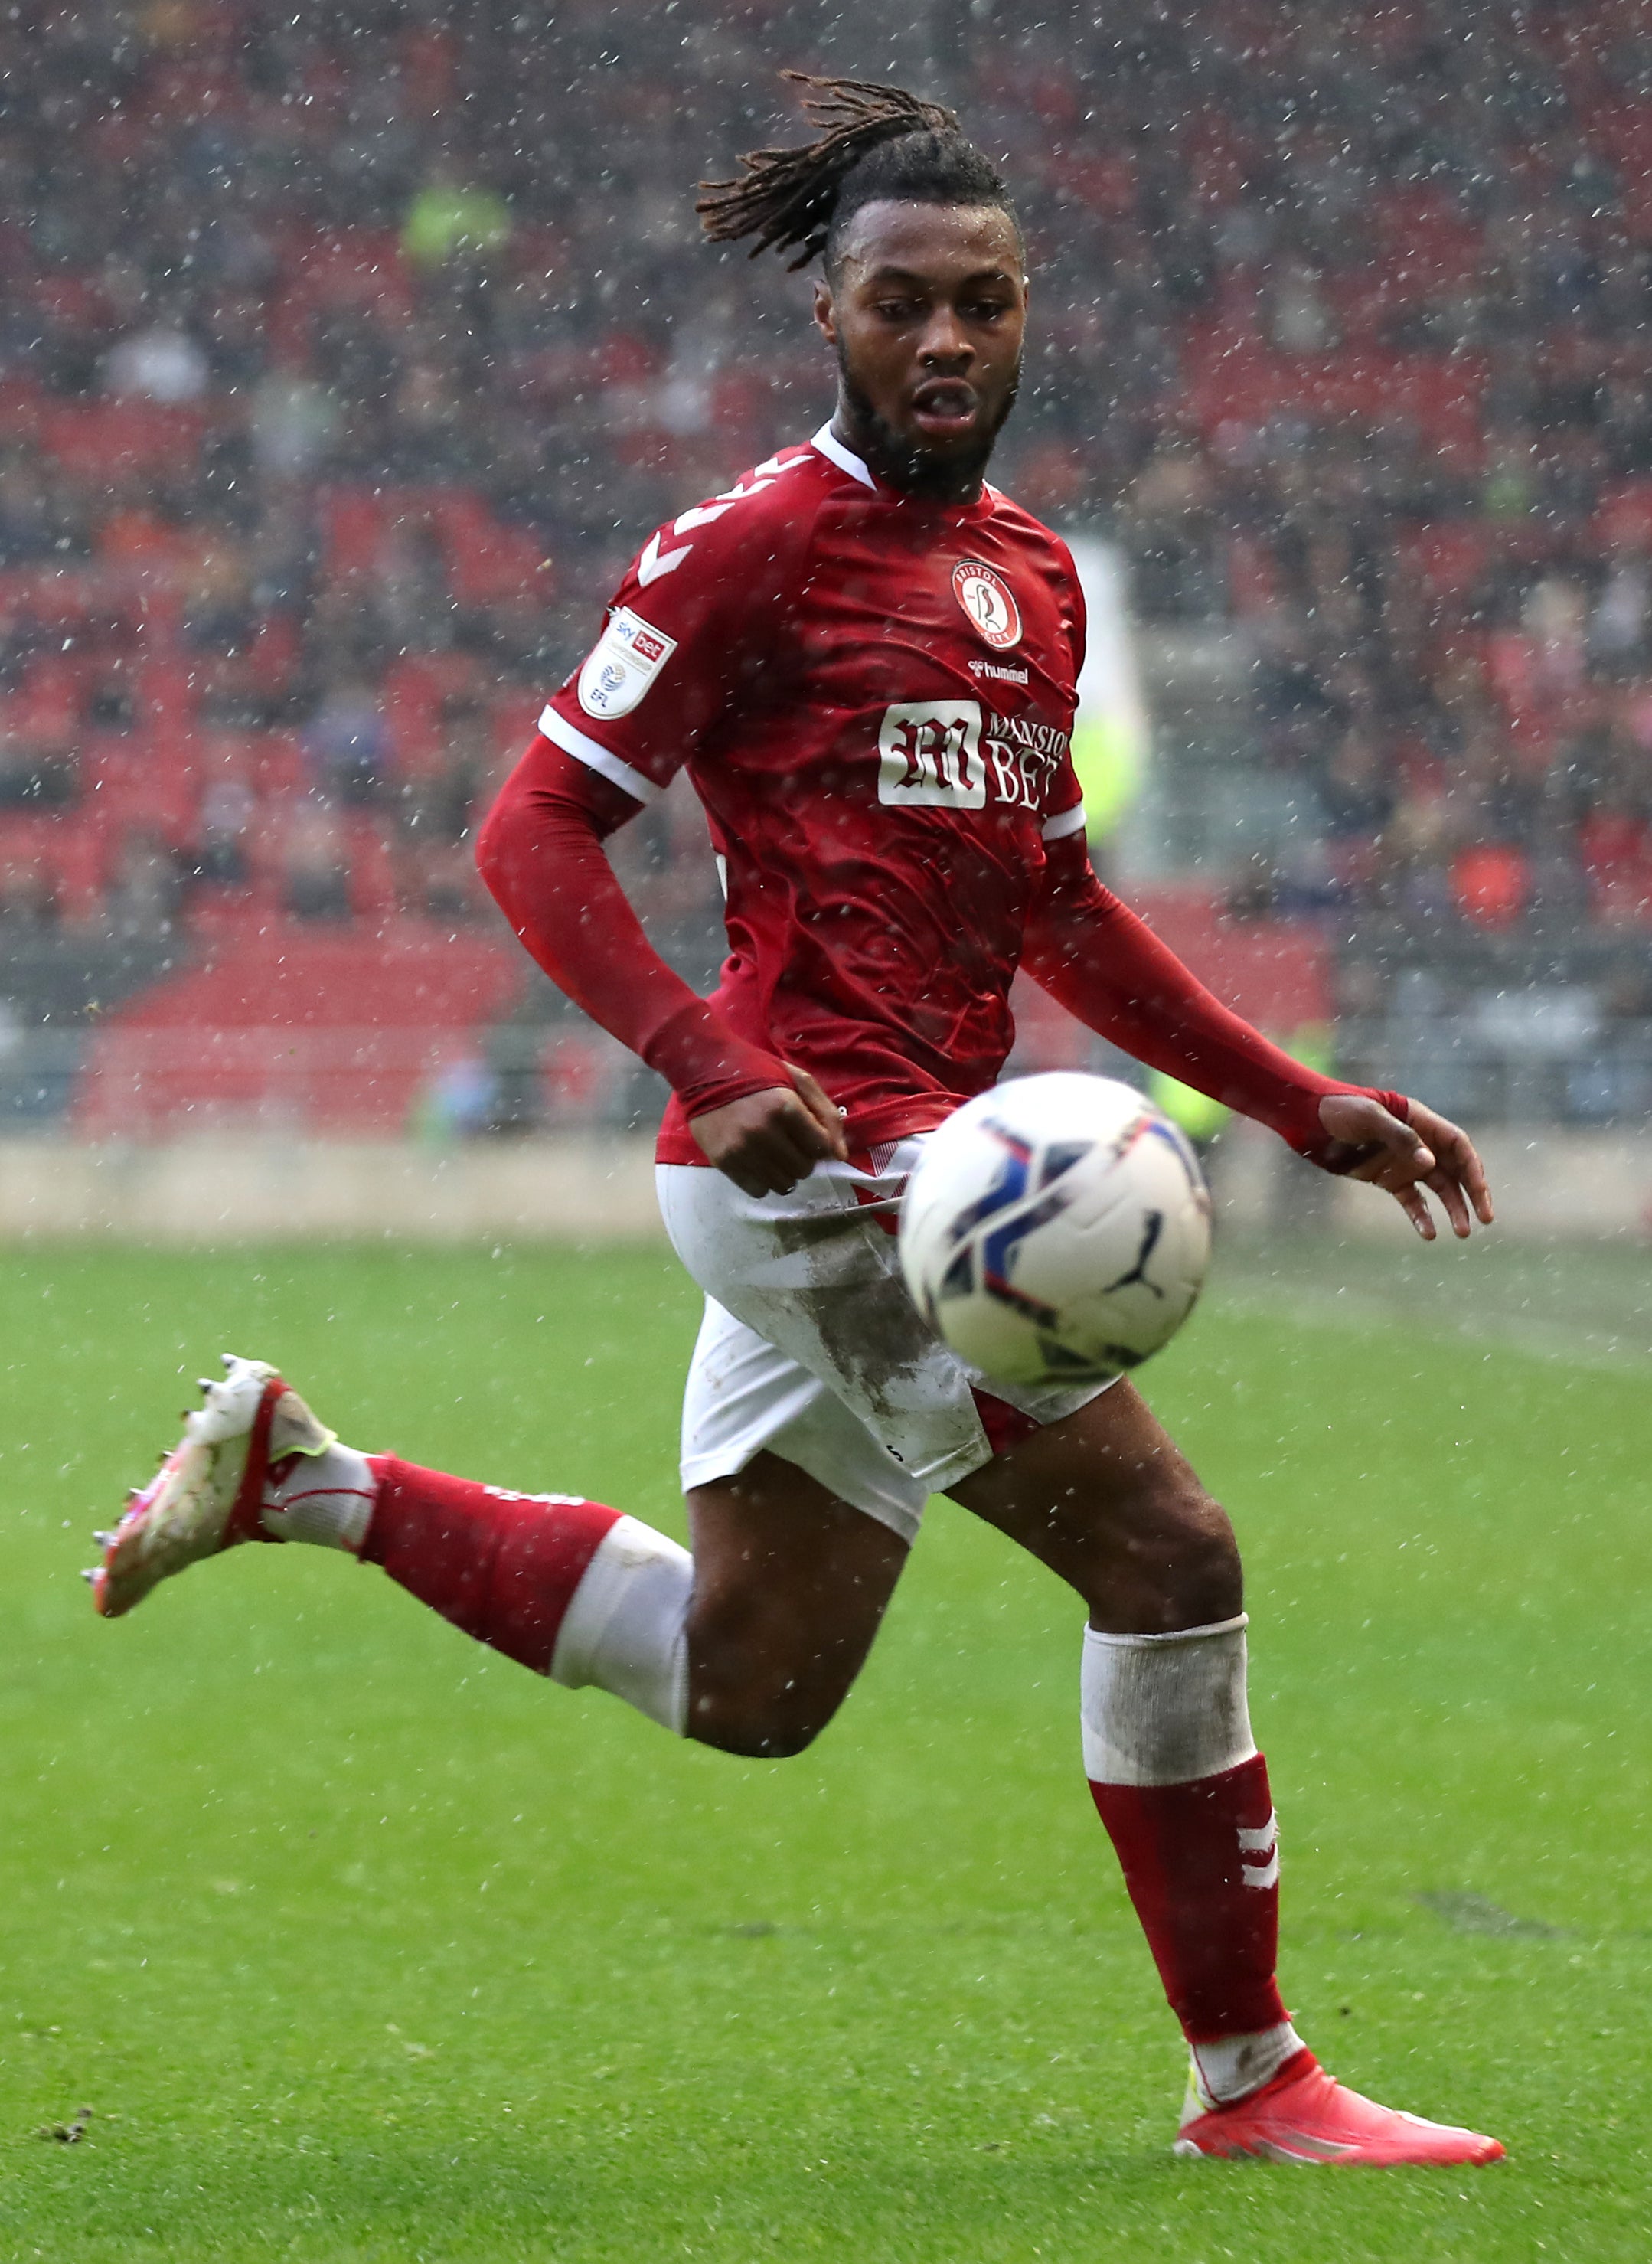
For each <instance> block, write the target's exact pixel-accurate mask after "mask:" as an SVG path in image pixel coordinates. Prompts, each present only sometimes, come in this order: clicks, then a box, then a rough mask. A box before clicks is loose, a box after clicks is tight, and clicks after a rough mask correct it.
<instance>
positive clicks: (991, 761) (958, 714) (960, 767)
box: [878, 700, 1067, 811]
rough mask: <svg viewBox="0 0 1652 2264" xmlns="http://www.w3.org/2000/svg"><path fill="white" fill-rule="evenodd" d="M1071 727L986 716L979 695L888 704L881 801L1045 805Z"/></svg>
mask: <svg viewBox="0 0 1652 2264" xmlns="http://www.w3.org/2000/svg"><path fill="white" fill-rule="evenodd" d="M1066 752H1067V734H1066V732H1065V731H1061V730H1058V729H1056V727H1055V726H1054V724H1053V723H1044V722H1040V721H1039V719H1038V718H1037V717H1036V716H1033V715H994V714H991V713H989V714H986V715H983V714H982V708H981V703H980V701H979V700H906V701H903V702H901V703H899V704H898V705H896V706H895V707H893V708H886V709H885V710H884V716H883V722H882V725H881V726H880V729H879V732H878V800H879V801H880V802H887V803H888V804H889V805H891V806H892V807H895V808H900V809H985V808H986V805H987V803H988V802H989V800H991V801H993V802H1015V803H1018V804H1019V805H1020V806H1021V807H1022V808H1023V809H1032V810H1040V811H1041V810H1042V809H1043V807H1044V797H1045V794H1046V791H1047V787H1048V785H1049V781H1050V779H1051V776H1052V774H1053V773H1054V769H1055V767H1056V766H1057V764H1059V763H1060V762H1061V759H1062V758H1063V757H1064V756H1065V754H1066Z"/></svg>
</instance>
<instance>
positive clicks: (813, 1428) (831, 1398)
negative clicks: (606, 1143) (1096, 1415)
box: [657, 1137, 1107, 1541]
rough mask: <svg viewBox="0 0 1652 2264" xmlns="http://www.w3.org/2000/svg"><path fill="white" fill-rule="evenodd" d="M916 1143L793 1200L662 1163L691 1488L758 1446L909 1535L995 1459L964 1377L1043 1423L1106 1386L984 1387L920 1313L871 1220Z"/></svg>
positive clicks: (821, 1172) (841, 1172)
mask: <svg viewBox="0 0 1652 2264" xmlns="http://www.w3.org/2000/svg"><path fill="white" fill-rule="evenodd" d="M922 1145H923V1142H922V1139H921V1137H919V1138H914V1139H909V1140H902V1141H901V1142H900V1143H898V1144H896V1145H894V1146H891V1147H889V1148H880V1149H879V1150H876V1152H875V1155H874V1157H873V1162H874V1164H875V1165H877V1167H878V1168H877V1169H876V1170H875V1171H874V1172H862V1171H857V1170H855V1169H853V1168H852V1167H851V1165H847V1164H819V1165H816V1166H815V1170H814V1171H813V1172H811V1173H810V1175H809V1177H808V1179H805V1180H804V1181H803V1182H802V1184H801V1186H797V1187H794V1188H793V1191H792V1193H791V1194H789V1195H757V1196H753V1195H746V1194H741V1192H740V1190H739V1188H738V1187H736V1186H735V1184H734V1182H733V1180H732V1179H726V1178H725V1177H724V1176H723V1174H722V1173H721V1172H715V1171H712V1170H710V1169H709V1168H705V1167H702V1166H699V1165H691V1164H662V1165H660V1167H659V1171H658V1173H657V1183H658V1187H659V1198H660V1210H661V1214H662V1215H663V1218H664V1220H665V1230H666V1232H667V1233H668V1234H669V1235H670V1237H671V1241H672V1244H673V1245H674V1246H675V1248H676V1251H677V1256H678V1257H679V1258H680V1259H682V1261H683V1263H684V1265H685V1266H686V1267H687V1268H688V1270H689V1272H690V1273H691V1274H692V1275H693V1277H694V1279H695V1281H698V1282H699V1286H700V1288H702V1289H703V1290H704V1291H705V1292H706V1317H705V1319H704V1321H703V1322H702V1324H701V1325H700V1332H699V1343H698V1344H697V1345H696V1346H695V1347H694V1357H693V1361H692V1365H691V1366H690V1368H689V1372H688V1386H687V1390H686V1391H685V1395H684V1400H683V1465H682V1467H683V1484H684V1486H685V1487H689V1486H697V1485H706V1484H710V1483H711V1482H712V1480H714V1479H715V1478H727V1477H734V1476H735V1474H736V1473H737V1472H738V1471H740V1470H743V1469H744V1468H745V1466H746V1464H747V1463H748V1462H750V1460H751V1458H752V1456H753V1455H757V1454H759V1453H761V1452H762V1451H763V1449H764V1448H768V1449H769V1450H770V1451H771V1452H772V1453H774V1454H777V1455H783V1456H784V1457H785V1458H786V1461H787V1462H795V1463H796V1464H797V1465H798V1467H799V1469H804V1470H807V1471H808V1474H809V1476H810V1477H813V1478H817V1479H818V1480H819V1481H820V1483H821V1484H822V1485H823V1486H826V1487H828V1488H829V1489H830V1491H831V1492H833V1493H834V1494H836V1495H837V1498H838V1499H839V1500H841V1501H846V1502H849V1503H851V1505H852V1506H854V1507H855V1508H856V1509H859V1510H864V1511H865V1512H866V1515H867V1516H868V1517H875V1518H876V1519H877V1520H878V1521H879V1523H880V1524H882V1525H887V1526H888V1527H890V1529H891V1530H892V1531H894V1532H895V1533H898V1534H899V1535H901V1537H902V1540H903V1541H910V1540H912V1539H913V1537H914V1536H915V1535H916V1534H917V1529H918V1524H919V1521H920V1520H921V1519H922V1516H923V1513H924V1502H925V1501H926V1500H927V1498H929V1496H930V1495H931V1493H939V1492H941V1491H944V1490H945V1489H946V1487H947V1486H951V1485H955V1484H957V1483H958V1481H959V1479H960V1478H963V1477H967V1476H968V1475H969V1473H970V1471H971V1470H978V1469H981V1467H982V1464H983V1463H985V1462H990V1461H991V1459H992V1456H993V1454H994V1451H995V1449H994V1448H993V1447H992V1445H991V1443H990V1441H989V1439H988V1436H987V1433H986V1431H985V1429H984V1427H983V1426H982V1419H981V1412H980V1410H979V1409H978V1408H977V1406H976V1404H975V1397H974V1387H975V1386H977V1385H979V1386H980V1387H981V1388H982V1390H989V1391H990V1393H991V1396H992V1397H994V1398H996V1399H998V1400H1001V1401H1003V1402H1004V1403H1005V1404H1007V1405H1009V1406H1011V1407H1014V1408H1017V1409H1018V1410H1019V1411H1021V1412H1022V1413H1023V1414H1025V1415H1030V1416H1031V1417H1032V1419H1034V1420H1035V1421H1037V1422H1040V1423H1054V1422H1056V1421H1058V1420H1059V1419H1061V1417H1062V1416H1063V1415H1070V1414H1071V1413H1072V1412H1073V1411H1074V1410H1075V1409H1076V1408H1079V1407H1082V1406H1083V1405H1084V1404H1085V1403H1086V1402H1087V1401H1089V1400H1091V1399H1093V1398H1095V1397H1096V1396H1097V1394H1098V1391H1105V1390H1106V1389H1107V1386H1106V1385H1105V1384H1094V1383H1086V1384H1081V1385H1077V1386H1074V1385H1071V1384H1068V1385H1062V1386H1060V1387H1057V1386H1054V1385H1045V1386H1036V1387H1033V1386H1025V1385H1008V1384H1000V1383H996V1382H995V1383H993V1384H991V1385H988V1384H987V1383H986V1381H985V1379H984V1378H983V1377H982V1375H981V1374H980V1372H979V1371H978V1370H975V1369H972V1368H967V1367H966V1366H965V1364H964V1363H963V1361H960V1359H959V1357H958V1355H957V1353H954V1352H953V1351H952V1350H951V1349H950V1348H949V1347H948V1346H946V1345H945V1344H944V1343H943V1342H942V1341H941V1339H940V1338H939V1337H938V1336H937V1335H936V1333H935V1332H934V1331H933V1330H932V1329H931V1327H930V1325H929V1324H928V1323H927V1322H926V1321H925V1320H924V1317H923V1316H922V1315H921V1314H920V1313H919V1311H918V1310H917V1307H916V1306H915V1305H914V1304H913V1303H912V1301H911V1299H910V1297H909V1296H908V1295H907V1291H906V1285H905V1283H904V1282H903V1281H902V1278H901V1266H900V1260H899V1258H898V1257H897V1255H896V1251H895V1237H894V1235H893V1234H892V1233H891V1232H889V1231H888V1230H887V1229H886V1227H884V1226H883V1225H882V1224H880V1219H882V1218H887V1219H888V1220H889V1221H890V1222H891V1223H893V1220H894V1218H895V1213H896V1210H897V1208H898V1206H899V1203H900V1198H901V1190H902V1186H904V1185H905V1182H906V1178H907V1175H908V1173H909V1172H910V1171H911V1169H912V1166H913V1165H914V1164H915V1162H916V1161H917V1156H918V1153H919V1151H920V1150H921V1148H922Z"/></svg>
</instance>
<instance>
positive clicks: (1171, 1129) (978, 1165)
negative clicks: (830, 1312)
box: [901, 1070, 1210, 1383]
mask: <svg viewBox="0 0 1652 2264" xmlns="http://www.w3.org/2000/svg"><path fill="white" fill-rule="evenodd" d="M1209 1258H1210V1195H1209V1193H1208V1191H1207V1189H1206V1186H1205V1180H1204V1175H1203V1173H1202V1172H1200V1170H1199V1163H1198V1159H1197V1157H1195V1156H1194V1154H1193V1151H1192V1148H1191V1147H1190V1146H1189V1144H1188V1143H1187V1141H1186V1140H1185V1138H1184V1136H1183V1135H1182V1134H1181V1133H1180V1132H1179V1131H1178V1130H1177V1128H1176V1126H1175V1125H1173V1124H1172V1123H1171V1122H1170V1120H1169V1118H1168V1117H1166V1116H1164V1115H1163V1114H1161V1113H1160V1112H1159V1111H1158V1110H1157V1109H1156V1108H1155V1107H1152V1106H1151V1105H1150V1104H1149V1103H1148V1101H1146V1100H1144V1099H1142V1097H1141V1094H1140V1093H1139V1092H1134V1091H1133V1090H1132V1089H1131V1087H1130V1086H1129V1085H1119V1084H1116V1083H1114V1082H1113V1080H1112V1078H1104V1077H1085V1076H1081V1075H1078V1074H1076V1073H1075V1072H1073V1071H1071V1070H1052V1071H1049V1072H1047V1074H1045V1075H1043V1076H1040V1077H1024V1078H1012V1079H1011V1080H1010V1081H1009V1082H1008V1083H1006V1084H1004V1085H996V1086H995V1087H994V1089H993V1090H992V1091H991V1092H983V1093H980V1094H978V1095H977V1096H976V1098H975V1099H974V1100H971V1101H968V1102H967V1103H966V1105H965V1106H964V1107H962V1108H960V1109H959V1111H958V1112H957V1114H955V1115H953V1116H950V1117H949V1118H948V1119H947V1121H946V1123H945V1124H943V1125H942V1126H941V1127H940V1128H939V1130H938V1131H937V1132H933V1133H931V1136H930V1137H929V1139H928V1140H927V1141H926V1143H924V1152H923V1155H922V1157H920V1159H919V1161H918V1165H917V1170H916V1171H915V1172H913V1173H912V1176H911V1179H910V1180H909V1182H908V1185H907V1190H906V1198H905V1201H904V1202H903V1203H902V1209H901V1265H902V1270H903V1272H904V1273H905V1275H906V1282H907V1287H908V1288H909V1290H910V1291H911V1294H912V1296H913V1299H914V1300H915V1302H916V1303H917V1306H918V1308H919V1310H921V1311H922V1312H924V1313H925V1314H927V1316H928V1317H929V1319H930V1320H931V1323H932V1324H933V1325H934V1327H935V1328H936V1329H937V1330H938V1331H939V1332H940V1334H941V1335H942V1336H943V1337H945V1338H946V1341H947V1343H948V1344H949V1345H951V1346H952V1347H953V1351H954V1352H956V1353H958V1354H959V1356H960V1358H961V1359H962V1360H964V1361H967V1363H968V1364H969V1365H970V1366H971V1367H972V1368H978V1369H980V1370H981V1372H982V1375H986V1376H987V1377H989V1378H991V1377H996V1378H998V1379H1000V1380H1001V1381H1002V1382H1005V1383H1062V1382H1074V1383H1078V1382H1086V1381H1089V1380H1097V1381H1100V1380H1105V1379H1106V1378H1109V1377H1112V1376H1115V1375H1119V1374H1121V1373H1122V1372H1123V1371H1124V1370H1125V1369H1126V1368H1135V1367H1137V1366H1138V1365H1139V1364H1140V1363H1141V1361H1144V1360H1146V1359H1147V1358H1148V1355H1149V1354H1150V1353H1156V1352H1157V1351H1158V1350H1159V1349H1160V1348H1161V1346H1163V1345H1166V1344H1168V1343H1169V1342H1170V1339H1171V1338H1172V1337H1173V1336H1174V1335H1175V1334H1176V1332H1177V1329H1179V1328H1180V1327H1181V1325H1182V1323H1183V1322H1184V1321H1185V1319H1186V1318H1187V1317H1188V1315H1189V1313H1190V1312H1192V1309H1193V1304H1194V1302H1195V1300H1196V1299H1197V1297H1198V1295H1199V1288H1200V1286H1201V1285H1202V1283H1203V1281H1204V1278H1205V1268H1206V1264H1207V1263H1208V1261H1209Z"/></svg>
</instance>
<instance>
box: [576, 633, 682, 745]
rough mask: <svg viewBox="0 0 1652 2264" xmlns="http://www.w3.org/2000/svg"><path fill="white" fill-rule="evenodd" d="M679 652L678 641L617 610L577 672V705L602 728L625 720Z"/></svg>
mask: <svg viewBox="0 0 1652 2264" xmlns="http://www.w3.org/2000/svg"><path fill="white" fill-rule="evenodd" d="M676 650H677V639H676V638H675V637H668V636H667V635H665V633H664V632H663V630H662V629H656V628H653V627H652V626H651V625H650V624H649V623H648V622H647V621H645V620H643V619H642V616H641V614H640V613H633V612H632V611H631V608H630V607H629V606H615V608H614V611H613V613H612V616H611V617H610V619H609V622H608V626H607V628H605V630H604V631H603V633H602V635H600V636H599V637H598V640H597V642H596V644H595V645H594V646H593V647H592V649H591V657H590V659H589V660H587V662H586V663H585V665H584V666H583V668H582V669H581V670H580V671H579V704H580V706H581V707H582V708H583V709H584V711H585V713H586V714H587V715H595V716H596V717H597V718H598V721H599V722H604V723H612V722H613V721H614V719H615V717H616V716H620V715H629V714H630V713H631V710H632V709H633V708H634V707H635V706H636V705H637V703H638V702H639V701H640V700H641V698H642V695H643V693H645V692H646V691H647V690H648V686H649V685H650V684H652V683H653V681H654V679H655V678H656V676H657V675H658V674H659V672H660V671H661V670H662V669H663V667H664V665H665V664H666V662H667V661H668V660H670V657H671V655H672V654H673V653H674V652H675V651H676Z"/></svg>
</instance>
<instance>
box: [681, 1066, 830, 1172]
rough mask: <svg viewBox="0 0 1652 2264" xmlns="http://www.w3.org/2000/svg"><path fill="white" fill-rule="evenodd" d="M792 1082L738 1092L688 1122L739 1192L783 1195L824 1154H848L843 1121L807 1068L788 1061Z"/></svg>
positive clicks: (709, 1160)
mask: <svg viewBox="0 0 1652 2264" xmlns="http://www.w3.org/2000/svg"><path fill="white" fill-rule="evenodd" d="M786 1074H787V1076H789V1077H790V1078H791V1080H792V1083H791V1085H790V1086H786V1085H771V1086H770V1087H769V1088H768V1090H767V1091H766V1092H747V1093H743V1094H742V1096H741V1098H740V1099H738V1100H730V1101H728V1102H726V1103H725V1104H724V1106H723V1107H721V1108H708V1109H707V1110H706V1113H705V1114H704V1115H703V1116H696V1117H693V1118H692V1119H691V1120H690V1122H689V1130H690V1131H691V1132H692V1134H693V1136H694V1137H695V1139H696V1140H698V1141H699V1144H700V1146H701V1148H702V1149H703V1150H705V1153H706V1162H707V1163H708V1164H714V1165H716V1166H717V1169H718V1170H719V1171H720V1172H723V1173H724V1174H725V1175H726V1176H727V1177H728V1178H729V1179H732V1180H733V1181H734V1183H735V1186H737V1187H738V1188H739V1189H740V1191H741V1193H742V1194H748V1195H786V1194H791V1192H792V1189H793V1187H794V1186H796V1185H797V1184H798V1181H799V1180H800V1179H807V1178H808V1175H809V1173H810V1172H812V1171H813V1170H814V1168H815V1165H816V1164H818V1163H820V1162H821V1161H822V1159H823V1158H825V1157H828V1156H830V1157H836V1158H837V1161H838V1162H839V1163H840V1164H841V1163H843V1162H844V1161H845V1160H846V1158H847V1157H848V1154H849V1143H848V1142H847V1141H846V1140H845V1139H844V1126H843V1119H842V1118H841V1117H840V1116H839V1115H838V1114H837V1109H836V1108H834V1107H833V1106H832V1104H831V1102H830V1100H829V1099H827V1098H826V1095H825V1093H824V1092H822V1090H821V1088H820V1086H819V1085H817V1084H816V1083H815V1079H814V1078H812V1077H811V1076H810V1075H809V1073H808V1070H806V1069H798V1068H797V1067H796V1066H795V1065H794V1064H793V1063H791V1062H787V1063H786Z"/></svg>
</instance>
